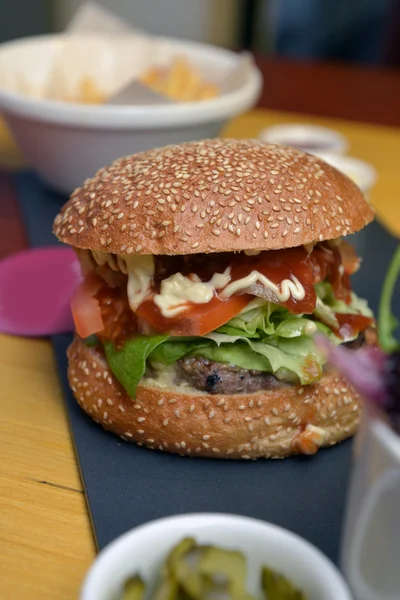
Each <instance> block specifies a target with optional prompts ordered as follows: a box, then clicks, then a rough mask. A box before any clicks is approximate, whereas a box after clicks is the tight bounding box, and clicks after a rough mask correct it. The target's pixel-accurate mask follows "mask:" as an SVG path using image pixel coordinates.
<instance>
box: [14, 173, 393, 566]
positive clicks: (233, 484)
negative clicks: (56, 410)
mask: <svg viewBox="0 0 400 600" xmlns="http://www.w3.org/2000/svg"><path fill="white" fill-rule="evenodd" d="M15 184H16V189H17V195H18V199H19V203H20V207H21V212H22V216H23V219H24V222H25V224H26V228H27V232H28V236H29V239H30V243H31V245H32V246H44V245H49V244H54V243H56V240H55V239H54V238H53V236H52V233H51V225H52V220H53V218H54V216H55V215H56V214H57V212H58V209H59V207H60V206H61V204H62V203H63V201H64V198H62V197H61V196H59V195H57V194H55V193H53V192H50V191H49V190H47V189H45V188H44V187H43V186H42V184H41V183H40V182H39V181H38V179H36V178H35V177H34V176H33V175H31V174H28V173H27V174H22V175H19V176H17V177H16V178H15ZM352 242H353V243H354V245H355V247H356V249H357V252H358V253H359V254H360V255H361V256H363V257H364V268H362V269H361V270H360V271H359V273H357V275H356V276H355V277H354V287H355V290H356V291H357V292H358V293H359V294H360V295H362V296H364V297H365V298H367V299H368V300H369V302H370V305H371V307H372V308H373V309H376V307H377V303H378V299H379V294H380V288H381V284H382V281H383V277H384V273H385V270H386V267H387V264H388V261H389V259H390V256H391V254H392V252H393V251H394V248H395V247H396V240H395V239H394V238H393V237H391V236H390V235H389V234H388V233H387V232H386V231H385V230H384V229H383V228H382V227H381V226H380V225H379V224H378V223H374V224H372V225H370V226H369V227H368V228H366V229H365V230H363V231H362V232H360V233H358V234H356V235H355V236H353V238H352ZM70 339H71V336H69V335H60V336H56V337H55V338H54V339H53V344H54V349H55V353H56V357H57V363H58V368H59V373H60V377H61V381H62V384H63V389H64V394H65V401H66V407H67V412H68V416H69V422H70V426H71V432H72V436H73V439H74V444H75V449H76V454H77V458H78V462H79V465H80V470H81V475H82V479H83V483H84V487H85V491H86V497H87V502H88V506H89V512H90V515H91V519H92V523H93V529H94V533H95V537H96V541H97V545H98V547H99V548H102V547H104V546H105V545H106V544H107V543H108V542H110V541H111V540H112V539H113V538H115V537H116V536H118V535H119V534H121V533H122V532H124V531H126V530H127V529H129V528H131V527H133V526H136V525H139V524H141V523H144V522H147V521H150V520H152V519H155V518H159V517H163V516H167V515H172V514H179V513H187V512H197V511H201V512H203V511H205V512H226V513H233V514H240V515H248V516H252V517H256V518H260V519H264V520H267V521H271V522H273V523H276V524H278V525H282V526H284V527H287V528H288V529H291V530H292V531H295V532H296V533H298V534H299V535H301V536H304V537H305V538H307V539H308V540H309V541H310V542H312V543H314V544H315V545H316V546H318V547H319V548H320V549H321V550H322V551H323V552H325V553H326V554H327V555H328V556H329V557H330V558H331V559H332V560H334V561H335V562H337V559H338V552H339V543H340V532H341V523H342V517H343V509H344V503H345V496H346V486H347V480H348V473H349V466H350V460H351V442H349V441H348V442H345V443H343V444H340V445H339V446H337V447H334V448H331V449H329V450H323V451H320V452H319V453H318V454H317V455H316V456H314V457H310V458H307V457H297V458H293V459H289V460H285V461H257V462H247V461H243V462H240V461H222V460H205V459H191V458H181V457H177V456H170V455H167V454H163V453H160V452H154V451H150V450H146V449H143V448H138V447H135V446H133V445H131V444H128V443H125V442H122V441H120V440H119V439H118V438H116V437H115V436H113V435H111V434H108V433H106V432H104V431H103V430H102V429H101V428H99V427H98V426H97V425H95V424H94V423H93V422H92V421H91V420H90V419H89V418H88V417H86V415H85V414H84V413H83V412H82V411H81V410H80V409H79V407H78V405H77V404H76V402H75V400H74V398H73V396H72V394H71V392H70V390H69V387H68V382H67V379H66V367H67V362H66V357H65V350H66V348H67V346H68V344H69V342H70Z"/></svg>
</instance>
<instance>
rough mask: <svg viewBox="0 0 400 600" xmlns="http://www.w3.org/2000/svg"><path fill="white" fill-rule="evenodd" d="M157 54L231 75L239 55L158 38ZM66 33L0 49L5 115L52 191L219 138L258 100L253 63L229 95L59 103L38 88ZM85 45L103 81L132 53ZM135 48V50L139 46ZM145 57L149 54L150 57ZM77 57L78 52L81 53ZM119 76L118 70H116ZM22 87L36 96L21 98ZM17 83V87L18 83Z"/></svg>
mask: <svg viewBox="0 0 400 600" xmlns="http://www.w3.org/2000/svg"><path fill="white" fill-rule="evenodd" d="M157 39H158V40H159V42H158V43H159V47H158V49H157V55H158V57H159V58H160V54H162V59H163V60H164V61H165V60H168V58H169V57H170V58H172V57H174V56H177V55H184V56H186V57H187V58H188V60H189V61H190V62H191V63H192V64H193V65H195V66H197V67H198V68H200V69H201V70H202V72H207V69H211V70H212V71H213V73H221V74H222V73H228V72H229V70H230V69H232V68H233V67H234V66H235V65H236V63H237V61H238V58H239V55H237V54H235V53H233V52H230V51H228V50H225V49H222V48H217V47H214V46H210V45H206V44H200V43H194V42H189V41H182V40H174V39H169V38H157ZM64 42H65V36H63V35H62V34H59V35H48V36H35V37H31V38H24V39H20V40H16V41H12V42H7V43H4V44H1V45H0V111H2V113H3V116H4V118H5V120H6V122H7V123H8V125H9V127H10V129H11V131H12V132H13V134H14V137H15V139H16V141H17V143H18V145H19V146H20V148H21V150H22V151H23V153H24V155H25V158H26V159H27V161H28V162H29V163H30V165H31V166H32V167H34V168H35V169H36V170H37V172H38V173H39V174H40V175H41V177H42V178H43V180H45V181H46V182H47V183H48V184H49V185H50V186H51V187H53V188H56V189H58V190H59V191H62V192H66V193H70V192H71V191H72V190H73V189H74V188H75V187H77V186H79V185H81V183H82V182H83V181H84V179H85V178H86V177H89V176H92V175H94V173H95V172H96V171H97V169H99V168H100V167H102V166H104V165H106V164H108V163H110V162H111V161H112V160H114V159H115V158H118V157H119V156H123V155H126V154H132V153H134V152H139V151H141V150H146V149H148V148H153V147H157V146H163V145H166V144H174V143H180V142H184V141H190V140H194V139H203V138H208V137H215V136H216V135H218V134H219V133H220V131H221V129H222V127H223V126H224V124H225V123H226V121H227V120H228V119H231V118H232V117H234V116H235V115H238V114H239V113H241V112H243V111H245V110H247V109H249V108H251V107H252V106H254V104H255V103H256V101H257V99H258V97H259V94H260V90H261V86H262V77H261V74H260V72H259V70H258V69H257V68H256V67H255V66H252V67H251V68H250V69H249V72H248V74H247V76H246V77H244V80H243V81H242V82H241V84H240V85H238V86H237V87H236V88H235V89H233V90H232V91H228V92H226V93H223V94H222V95H220V96H219V97H217V98H213V99H210V100H206V101H201V102H190V103H189V102H186V103H165V104H156V105H152V106H145V105H135V106H133V105H129V106H128V105H106V104H103V105H85V104H78V103H69V102H57V101H52V100H46V99H44V98H43V97H41V93H40V90H41V89H42V88H43V87H44V86H45V84H46V79H47V77H48V75H49V72H50V69H51V68H52V64H53V59H54V57H56V56H57V53H58V52H59V50H60V48H61V47H62V44H63V43H64ZM82 43H83V44H84V43H86V46H87V48H85V46H82V48H83V50H84V51H83V50H82V49H81V51H80V52H79V61H75V64H77V71H78V72H79V71H81V72H82V66H79V64H78V63H79V62H81V61H82V62H84V61H86V64H90V67H91V69H93V73H94V80H95V82H99V83H100V84H102V83H104V80H105V79H107V81H106V87H107V85H108V84H109V85H108V87H110V85H111V84H110V81H111V80H112V79H113V78H114V77H115V72H116V70H119V71H120V70H121V69H125V71H124V73H122V77H124V75H125V76H126V69H127V68H128V67H129V61H130V62H131V63H132V62H133V61H134V55H133V56H132V54H131V53H130V52H129V48H130V46H129V42H128V41H127V40H126V39H121V40H120V43H115V42H113V43H111V41H110V40H109V39H106V38H99V36H94V37H93V36H91V37H90V36H87V38H86V42H82ZM134 47H135V46H132V47H131V48H134ZM147 54H148V52H147ZM77 55H78V54H77ZM119 74H120V75H121V73H119ZM21 82H23V86H25V88H27V89H29V90H30V91H32V92H33V95H28V94H23V93H20V92H19V91H16V90H19V89H21ZM18 84H19V85H18Z"/></svg>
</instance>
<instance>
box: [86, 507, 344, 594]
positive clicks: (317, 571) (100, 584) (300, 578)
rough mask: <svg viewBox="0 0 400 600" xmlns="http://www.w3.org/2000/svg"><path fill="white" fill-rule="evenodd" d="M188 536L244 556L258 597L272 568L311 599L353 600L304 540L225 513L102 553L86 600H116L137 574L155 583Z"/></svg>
mask: <svg viewBox="0 0 400 600" xmlns="http://www.w3.org/2000/svg"><path fill="white" fill-rule="evenodd" d="M186 536H193V537H194V538H195V539H196V541H197V542H199V543H202V544H212V545H214V546H219V547H222V548H228V549H236V550H239V551H241V552H243V553H244V554H245V556H246V557H247V560H248V590H249V592H252V593H253V594H256V593H259V592H260V588H259V585H260V581H259V580H260V573H261V566H262V565H268V566H270V567H272V568H273V569H276V570H277V571H279V572H281V573H283V574H284V575H286V576H287V577H288V578H289V579H290V580H291V581H292V582H293V584H294V585H296V586H298V587H299V588H300V589H302V590H303V592H304V594H305V595H306V597H307V600H351V595H350V592H349V590H348V588H347V586H346V584H345V582H344V580H343V578H342V576H341V575H340V573H339V572H338V571H337V569H336V568H335V567H334V565H333V564H332V563H331V562H330V561H329V560H328V559H327V558H326V557H325V556H324V555H323V554H322V553H321V552H320V551H319V550H317V549H316V548H315V547H314V546H312V545H311V544H309V543H308V542H306V541H305V540H304V539H302V538H300V537H299V536H297V535H295V534H293V533H291V532H289V531H287V530H285V529H282V528H281V527H277V526H276V525H272V524H270V523H265V522H263V521H258V520H256V519H250V518H248V517H239V516H233V515H232V516H231V515H223V514H192V515H183V516H176V517H169V518H166V519H161V520H159V521H154V522H152V523H149V524H147V525H142V526H141V527H137V528H136V529H133V530H132V531H129V532H128V533H126V534H124V535H122V536H121V537H119V538H118V539H117V540H115V541H114V542H112V543H111V544H110V545H109V546H108V547H107V548H105V549H104V550H103V551H102V552H100V554H99V556H98V558H97V560H96V561H95V563H94V564H93V566H92V568H91V569H90V571H89V573H88V575H87V578H86V580H85V582H84V585H83V588H82V591H81V595H80V600H116V599H118V594H119V593H120V592H121V589H122V585H123V583H124V581H125V580H126V579H127V578H128V577H129V576H131V575H134V574H136V573H137V572H140V574H141V576H142V577H143V578H144V579H145V581H154V579H155V578H156V577H157V574H158V572H159V569H160V566H161V565H162V563H163V561H164V560H165V558H166V556H167V554H168V552H169V551H170V550H171V549H172V548H173V546H174V545H176V544H177V543H178V542H179V541H181V539H182V538H184V537H186Z"/></svg>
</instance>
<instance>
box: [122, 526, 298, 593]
mask: <svg viewBox="0 0 400 600" xmlns="http://www.w3.org/2000/svg"><path fill="white" fill-rule="evenodd" d="M246 580H247V561H246V558H245V556H244V555H243V554H242V553H241V552H238V551H235V550H224V549H221V548H216V547H215V546H208V545H207V546H200V545H197V544H196V542H195V540H194V539H193V538H185V539H183V540H182V541H181V542H179V544H177V545H176V546H175V547H174V548H173V549H172V550H171V552H170V554H169V555H168V557H167V559H166V561H165V563H164V565H163V567H162V569H161V572H160V575H159V578H158V580H157V582H156V584H155V586H152V591H151V592H148V591H146V588H145V585H144V583H143V581H142V579H141V578H140V577H139V576H135V577H132V578H131V579H129V580H128V581H127V582H126V584H125V587H124V595H123V596H122V597H121V600H259V598H258V597H255V596H253V595H251V594H249V593H248V592H247V590H246ZM261 591H262V598H263V600H307V598H306V597H305V596H304V594H303V593H302V592H300V591H299V590H297V589H296V588H294V587H293V585H292V584H291V583H290V581H288V580H287V579H286V578H285V577H284V576H283V575H281V574H280V573H276V572H275V571H273V570H271V569H269V568H268V567H263V568H262V572H261Z"/></svg>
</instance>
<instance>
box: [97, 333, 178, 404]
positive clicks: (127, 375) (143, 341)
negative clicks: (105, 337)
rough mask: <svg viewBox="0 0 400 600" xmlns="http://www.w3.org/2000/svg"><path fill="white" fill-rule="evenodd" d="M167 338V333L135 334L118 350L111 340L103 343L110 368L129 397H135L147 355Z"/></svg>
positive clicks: (144, 369)
mask: <svg viewBox="0 0 400 600" xmlns="http://www.w3.org/2000/svg"><path fill="white" fill-rule="evenodd" d="M167 339H168V336H167V335H155V336H137V337H134V338H132V339H130V340H128V341H127V342H125V344H124V345H123V347H122V348H121V349H118V350H116V349H115V347H114V344H113V343H112V342H105V343H104V351H105V353H106V358H107V362H108V364H109V366H110V369H111V371H112V372H113V373H114V375H115V377H116V378H117V379H118V381H119V382H120V384H121V385H122V386H123V387H124V388H125V389H126V391H127V392H128V394H129V396H131V398H134V397H135V394H136V388H137V385H138V383H139V380H140V379H141V378H142V377H143V375H144V373H145V371H146V361H147V358H148V356H149V355H150V354H151V352H153V350H155V348H157V346H160V344H162V343H163V342H165V341H166V340H167Z"/></svg>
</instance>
